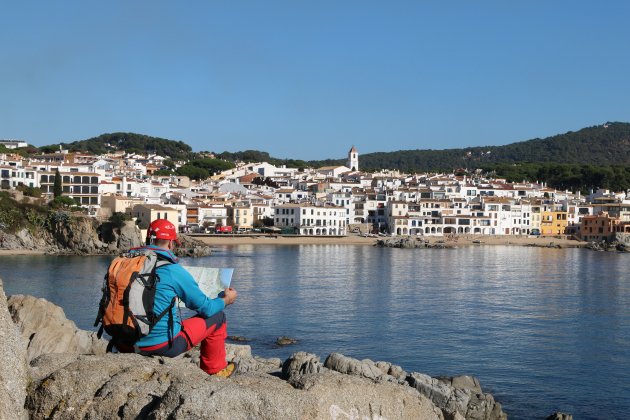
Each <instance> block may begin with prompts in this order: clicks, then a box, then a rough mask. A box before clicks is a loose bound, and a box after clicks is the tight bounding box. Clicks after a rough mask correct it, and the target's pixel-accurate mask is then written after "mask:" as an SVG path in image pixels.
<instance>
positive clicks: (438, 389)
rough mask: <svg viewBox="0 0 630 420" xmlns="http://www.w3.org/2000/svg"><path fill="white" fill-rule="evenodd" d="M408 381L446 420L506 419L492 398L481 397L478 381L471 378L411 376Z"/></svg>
mask: <svg viewBox="0 0 630 420" xmlns="http://www.w3.org/2000/svg"><path fill="white" fill-rule="evenodd" d="M407 381H408V382H409V385H411V386H412V387H413V388H415V389H417V390H418V391H419V392H420V393H422V394H423V395H426V396H427V397H428V398H429V399H430V400H431V401H433V403H434V404H435V405H436V406H438V407H439V408H441V409H442V411H443V412H444V414H445V417H446V418H449V419H450V418H457V416H461V417H463V418H466V419H470V420H506V419H507V414H505V413H504V412H503V409H502V407H501V404H500V403H498V402H496V401H495V400H494V397H493V396H492V395H491V394H484V393H483V392H482V390H481V386H480V385H479V381H478V380H477V379H475V378H472V377H470V376H461V377H455V378H439V379H438V378H432V377H430V376H428V375H424V374H422V373H417V372H413V373H411V374H410V375H409V377H408V378H407Z"/></svg>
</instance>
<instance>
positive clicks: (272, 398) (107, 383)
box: [0, 281, 507, 420]
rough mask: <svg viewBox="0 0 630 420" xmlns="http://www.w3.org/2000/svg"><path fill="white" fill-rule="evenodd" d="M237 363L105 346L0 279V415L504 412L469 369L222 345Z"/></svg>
mask: <svg viewBox="0 0 630 420" xmlns="http://www.w3.org/2000/svg"><path fill="white" fill-rule="evenodd" d="M226 346H227V350H228V359H229V360H232V361H236V362H237V363H238V365H239V371H238V374H237V375H236V376H234V377H232V378H229V379H223V378H215V377H212V376H208V375H206V374H205V373H204V372H203V371H201V370H200V369H199V368H198V363H199V352H198V349H193V350H191V351H189V352H187V353H186V354H184V355H183V356H180V357H178V358H175V359H168V358H160V357H155V358H149V357H143V356H140V355H136V354H112V353H105V347H106V342H105V341H104V340H99V339H97V338H96V337H95V334H94V333H93V332H88V331H83V330H80V329H78V328H77V327H76V326H75V324H74V323H73V322H72V321H70V320H68V319H66V317H65V315H64V313H63V310H62V309H61V308H59V307H57V306H55V305H53V304H52V303H50V302H48V301H46V300H44V299H37V298H34V297H32V296H21V295H15V296H11V297H9V299H8V300H7V299H6V297H5V294H4V290H3V288H2V282H1V281H0V351H2V354H3V355H4V361H3V363H2V364H0V418H3V419H27V418H30V419H74V418H95V419H96V418H121V419H135V418H155V419H184V418H185V419H189V418H231V419H250V418H257V419H279V418H287V419H298V418H299V419H348V418H353V419H359V418H360V419H363V418H366V419H407V418H409V419H411V418H413V419H479V420H481V419H484V420H493V419H506V418H507V415H506V414H505V413H504V412H503V410H502V409H501V404H500V403H498V402H496V401H495V400H494V398H493V397H492V395H490V394H487V393H484V392H483V390H482V388H481V386H480V384H479V381H477V380H476V379H475V378H473V377H470V376H459V377H453V378H450V377H449V378H432V377H430V376H428V375H425V374H422V373H419V372H407V371H405V370H404V369H403V368H402V367H400V366H396V365H393V364H391V363H388V362H373V361H371V360H367V359H366V360H357V359H353V358H350V357H346V356H344V355H342V354H338V353H333V354H330V355H329V356H328V357H326V358H325V360H324V361H323V362H322V361H321V360H320V358H319V357H318V356H317V355H314V354H310V353H304V352H296V353H294V354H293V355H292V356H291V357H289V358H288V359H287V360H284V361H282V360H280V359H275V358H272V359H264V358H260V357H257V356H255V355H252V353H251V348H250V346H248V345H235V344H227V345H226Z"/></svg>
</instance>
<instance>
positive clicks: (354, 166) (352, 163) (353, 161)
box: [347, 146, 359, 171]
mask: <svg viewBox="0 0 630 420" xmlns="http://www.w3.org/2000/svg"><path fill="white" fill-rule="evenodd" d="M347 166H348V168H350V169H351V170H353V171H358V170H359V152H357V149H356V147H354V146H352V149H350V151H349V152H348V165H347Z"/></svg>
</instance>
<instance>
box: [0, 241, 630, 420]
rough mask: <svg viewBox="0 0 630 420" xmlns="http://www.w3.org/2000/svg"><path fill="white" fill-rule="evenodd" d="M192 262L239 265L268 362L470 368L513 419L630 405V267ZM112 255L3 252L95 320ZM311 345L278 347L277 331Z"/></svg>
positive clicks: (237, 253) (303, 249)
mask: <svg viewBox="0 0 630 420" xmlns="http://www.w3.org/2000/svg"><path fill="white" fill-rule="evenodd" d="M215 250H216V252H215V253H214V255H213V256H211V257H206V258H198V259H191V260H187V263H188V264H191V265H207V266H214V267H235V273H234V279H233V282H234V283H233V285H234V287H235V288H237V289H238V291H239V300H238V302H237V304H235V305H233V306H232V307H230V308H228V310H227V314H228V320H229V324H228V325H229V333H230V335H238V336H242V337H244V338H246V339H248V340H249V342H248V344H250V345H251V346H252V350H253V352H254V353H255V354H258V355H261V356H264V357H272V356H273V357H281V358H286V357H288V356H289V355H290V354H291V353H293V352H295V351H299V350H303V351H308V352H312V353H315V354H317V355H319V356H320V357H322V358H324V357H325V356H326V355H328V354H329V353H331V352H336V351H337V352H341V353H343V354H346V355H348V356H351V357H355V358H359V359H361V358H369V359H372V360H386V361H390V362H392V363H395V364H398V365H400V366H402V367H403V368H404V369H405V370H407V371H418V372H424V373H427V374H430V375H434V376H437V375H459V374H470V375H474V376H476V377H478V378H479V379H480V381H481V384H482V386H483V387H484V389H486V390H487V391H488V392H491V393H492V394H493V395H494V396H495V398H496V399H497V400H498V401H500V402H501V403H502V404H503V407H504V410H505V411H506V412H507V413H508V415H509V416H510V418H544V417H546V416H547V415H549V414H550V413H552V412H553V411H555V410H560V411H564V412H568V413H571V414H573V415H574V417H575V418H581V419H583V418H624V417H625V416H626V415H627V413H628V412H629V411H630V358H628V356H627V350H628V348H630V309H628V308H629V307H630V281H629V280H628V278H627V273H628V268H630V260H629V259H628V256H627V254H617V253H603V252H593V251H590V250H584V249H555V248H535V247H516V246H480V247H460V248H455V249H411V250H408V249H391V248H375V247H371V246H364V245H335V244H326V245H286V246H274V245H265V244H259V245H222V246H216V248H215ZM110 259H111V257H76V256H73V257H70V256H43V255H22V256H2V257H1V258H0V278H2V279H3V280H4V286H5V290H6V292H7V294H18V293H24V294H31V295H34V296H38V297H44V298H46V299H48V300H50V301H52V302H54V303H56V304H58V305H60V306H62V307H63V308H64V310H65V312H66V315H67V316H68V317H69V318H70V319H72V320H74V321H75V322H76V323H77V324H78V326H79V327H81V328H84V329H93V327H92V322H93V320H94V316H95V310H96V306H97V303H98V299H99V294H100V290H99V289H100V285H101V282H102V276H103V274H104V271H105V268H106V266H107V264H108V262H109V261H110ZM282 335H286V336H290V337H292V338H295V339H297V340H298V343H297V344H295V345H293V346H288V347H276V345H275V340H276V338H277V337H278V336H282Z"/></svg>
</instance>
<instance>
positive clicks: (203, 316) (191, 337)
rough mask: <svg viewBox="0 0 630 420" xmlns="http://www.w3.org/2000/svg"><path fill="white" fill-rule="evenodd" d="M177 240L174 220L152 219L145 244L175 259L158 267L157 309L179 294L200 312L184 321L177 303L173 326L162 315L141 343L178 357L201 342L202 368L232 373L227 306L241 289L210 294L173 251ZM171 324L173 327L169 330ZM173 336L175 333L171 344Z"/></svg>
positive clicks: (149, 350)
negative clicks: (227, 345)
mask: <svg viewBox="0 0 630 420" xmlns="http://www.w3.org/2000/svg"><path fill="white" fill-rule="evenodd" d="M176 243H177V244H178V243H179V242H178V241H177V232H176V230H175V226H174V225H173V224H172V223H171V222H169V221H168V220H166V219H157V220H154V221H153V222H152V223H151V225H150V226H149V229H148V231H147V244H146V246H145V247H144V248H146V249H151V250H153V251H155V252H157V253H159V254H160V255H162V256H163V257H165V258H167V259H168V260H169V261H170V262H172V264H167V265H163V266H160V267H158V268H157V270H156V274H157V275H158V276H159V278H160V281H159V282H158V283H157V288H156V293H155V302H154V312H155V313H161V312H162V311H163V310H164V309H166V308H167V307H168V306H169V305H170V303H171V301H172V300H173V298H174V297H175V296H177V297H178V298H179V299H180V300H181V301H182V302H184V304H185V305H186V307H187V308H188V309H191V310H194V311H196V312H197V315H196V316H193V317H191V318H188V319H184V320H183V321H181V322H180V319H179V314H178V312H179V311H177V308H176V307H173V308H172V309H171V311H172V315H173V318H172V319H173V324H172V326H169V322H168V318H169V317H168V316H164V317H162V318H161V319H160V320H159V321H158V322H157V323H156V324H155V326H154V327H153V329H152V330H151V332H150V333H149V334H148V335H147V336H146V337H143V338H141V339H140V340H139V341H138V342H137V346H138V348H139V350H140V353H141V354H144V355H156V356H167V357H175V356H178V355H179V354H181V353H183V352H185V351H187V350H190V349H191V348H192V347H194V346H196V345H197V344H199V343H201V360H200V367H201V369H202V370H203V371H205V372H207V373H208V374H210V375H216V376H222V377H229V376H231V375H232V374H233V373H234V371H235V370H236V365H235V364H234V363H227V362H226V360H225V339H226V337H227V324H226V318H225V313H224V312H223V309H224V308H225V307H226V306H228V305H230V304H232V303H234V301H235V300H236V297H237V292H236V290H234V289H232V288H227V289H225V290H224V292H223V293H222V297H217V298H215V299H211V298H209V297H208V296H206V295H205V294H204V293H203V292H202V291H201V289H199V285H198V284H197V282H196V281H195V280H194V278H193V277H192V276H191V275H190V273H189V272H188V271H186V269H184V268H183V267H182V266H181V265H179V264H178V263H177V261H178V259H177V257H176V256H175V255H174V254H173V252H172V250H173V249H174V247H175V244H176ZM170 327H172V329H173V330H172V331H169V330H170ZM169 337H172V342H171V345H170V346H169Z"/></svg>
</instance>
